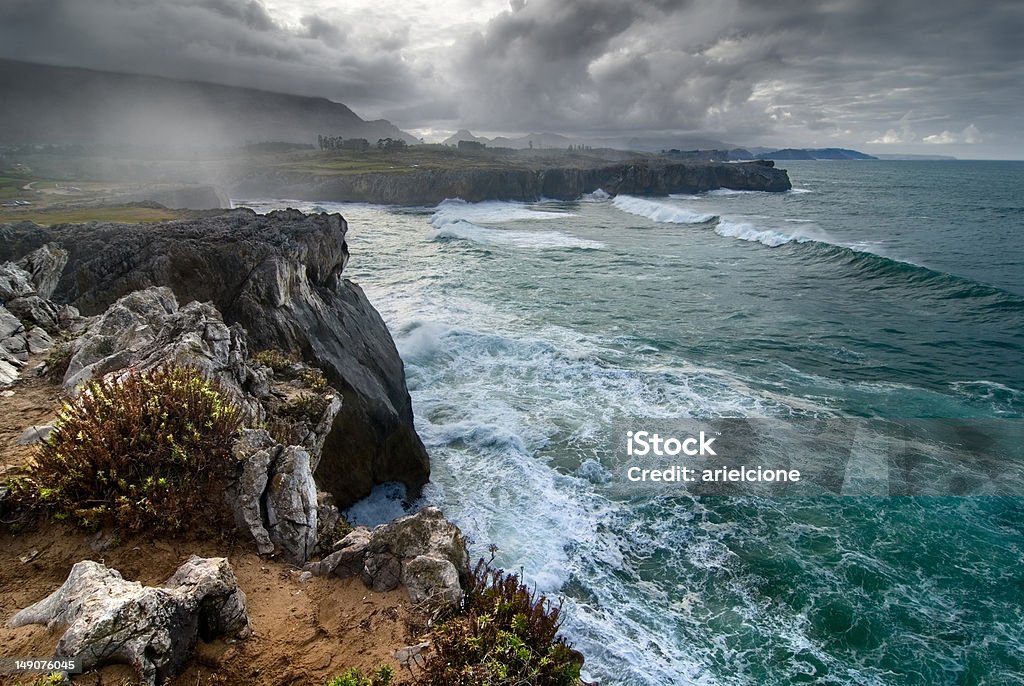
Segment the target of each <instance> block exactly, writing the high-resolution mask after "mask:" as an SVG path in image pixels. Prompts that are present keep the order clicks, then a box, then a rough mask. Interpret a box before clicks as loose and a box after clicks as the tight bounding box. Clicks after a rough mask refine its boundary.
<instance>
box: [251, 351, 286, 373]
mask: <svg viewBox="0 0 1024 686" xmlns="http://www.w3.org/2000/svg"><path fill="white" fill-rule="evenodd" d="M252 359H253V361H254V362H256V363H258V364H261V365H263V366H264V367H270V368H271V369H273V370H274V372H275V373H278V374H280V373H281V372H283V371H284V370H286V369H288V367H291V366H292V365H293V364H294V363H295V362H296V360H295V359H293V357H292V356H291V355H288V354H286V353H285V352H283V351H281V350H278V349H277V348H270V349H268V350H261V351H259V352H258V353H256V354H255V355H253V356H252Z"/></svg>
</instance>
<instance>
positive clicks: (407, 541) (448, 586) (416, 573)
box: [306, 507, 469, 611]
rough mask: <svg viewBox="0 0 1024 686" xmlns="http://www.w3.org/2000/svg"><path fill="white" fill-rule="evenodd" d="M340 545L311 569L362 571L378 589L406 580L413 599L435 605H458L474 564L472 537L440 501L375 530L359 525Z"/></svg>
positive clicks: (442, 607)
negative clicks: (468, 540) (469, 541)
mask: <svg viewBox="0 0 1024 686" xmlns="http://www.w3.org/2000/svg"><path fill="white" fill-rule="evenodd" d="M335 547H336V550H335V551H334V552H333V553H331V554H330V555H327V556H326V557H324V558H323V559H322V560H320V561H319V562H312V563H309V564H308V565H306V569H307V570H308V571H310V572H312V573H313V574H315V575H318V576H326V575H328V574H335V575H337V576H340V577H350V576H356V575H357V574H358V575H359V576H360V577H361V578H362V580H363V583H365V584H366V585H367V587H369V588H371V589H373V590H374V591H378V592H379V591H390V590H393V589H395V588H398V586H399V585H403V586H405V588H406V590H407V591H408V592H409V598H410V600H412V602H413V603H415V604H416V605H419V606H421V607H424V608H425V609H428V610H431V611H437V610H442V611H443V610H448V609H454V608H456V607H458V606H459V604H460V603H461V602H462V598H463V590H462V586H461V583H460V577H461V576H462V575H464V574H465V573H466V572H468V570H469V553H468V551H467V548H466V539H465V537H463V535H462V532H461V531H459V528H458V527H457V526H455V525H454V524H452V523H451V522H449V521H448V520H446V519H445V518H444V516H443V515H442V514H441V511H440V510H438V509H437V508H435V507H426V508H423V509H422V510H420V511H419V512H417V513H416V514H414V515H409V516H407V517H400V518H398V519H396V520H394V521H393V522H390V523H388V524H382V525H380V526H378V527H376V528H374V529H373V530H372V531H371V530H370V529H367V528H366V527H357V528H356V529H354V530H353V531H352V532H351V533H349V534H348V535H347V536H345V538H343V539H342V540H341V541H339V542H338V543H337V545H336V546H335Z"/></svg>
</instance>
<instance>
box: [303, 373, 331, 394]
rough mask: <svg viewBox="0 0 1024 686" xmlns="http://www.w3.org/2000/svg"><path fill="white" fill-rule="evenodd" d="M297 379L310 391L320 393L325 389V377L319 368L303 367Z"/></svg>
mask: <svg viewBox="0 0 1024 686" xmlns="http://www.w3.org/2000/svg"><path fill="white" fill-rule="evenodd" d="M299 379H301V380H302V383H304V384H306V387H307V388H309V389H310V390H312V391H316V392H318V393H322V392H324V391H326V390H327V377H326V376H324V373H323V372H322V371H320V370H319V369H303V370H302V372H301V373H300V374H299Z"/></svg>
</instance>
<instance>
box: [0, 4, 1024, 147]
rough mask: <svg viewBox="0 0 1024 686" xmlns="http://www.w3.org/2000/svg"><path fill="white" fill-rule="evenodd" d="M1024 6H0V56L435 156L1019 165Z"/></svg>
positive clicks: (1023, 104)
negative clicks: (225, 92) (393, 132)
mask: <svg viewBox="0 0 1024 686" xmlns="http://www.w3.org/2000/svg"><path fill="white" fill-rule="evenodd" d="M1022 35H1024V2H1021V1H1020V0H986V1H985V2H977V1H973V0H949V1H945V2H941V1H938V0H823V1H821V2H813V1H810V0H770V1H769V0H634V1H632V2H625V1H623V0H511V2H509V1H508V0H483V1H480V0H407V1H396V2H388V3H381V2H379V1H377V0H262V1H261V0H174V1H171V0H0V57H7V58H12V59H21V60H27V61H36V62H44V63H48V64H59V65H66V66H84V67H92V68H98V69H109V70H116V71H131V72H137V73H146V74H157V75H162V76H170V77H176V78H189V79H201V80H206V81H214V82H219V83H228V84H233V85H244V86H254V87H260V88H265V89H269V90H280V91H286V92H294V93H301V94H304V95H322V96H325V97H328V98H330V99H332V100H337V101H339V102H344V103H345V104H347V105H349V106H350V107H352V108H353V109H354V110H355V111H356V112H357V113H358V114H360V115H361V116H363V117H364V118H376V117H385V118H388V119H391V120H392V121H394V122H395V123H396V124H398V125H399V126H401V127H402V128H405V129H407V130H410V131H412V132H414V133H416V134H418V135H423V136H426V137H427V138H428V139H436V138H440V137H443V136H444V135H446V134H447V133H450V132H451V131H454V130H455V129H457V128H462V127H467V128H470V129H471V130H473V131H474V132H478V133H479V132H485V133H525V132H530V131H557V132H561V133H567V134H583V135H605V134H620V133H623V132H626V133H631V134H645V133H653V132H668V131H672V132H687V133H696V134H702V135H705V136H709V137H713V138H718V139H721V140H725V141H727V142H730V143H735V144H741V145H766V146H784V145H793V146H801V147H803V146H846V147H853V148H857V149H861V150H865V151H868V152H876V153H884V152H892V153H901V152H909V153H924V154H927V153H934V154H950V155H956V156H959V157H1002V158H1007V157H1009V158H1016V159H1022V158H1024V135H1022V134H1021V132H1020V130H1019V129H1020V128H1021V127H1020V125H1019V122H1020V121H1021V118H1022V117H1021V112H1022V110H1024V88H1022V84H1024V46H1022V38H1021V36H1022Z"/></svg>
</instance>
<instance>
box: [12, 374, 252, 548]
mask: <svg viewBox="0 0 1024 686" xmlns="http://www.w3.org/2000/svg"><path fill="white" fill-rule="evenodd" d="M240 421H241V420H240V414H239V411H238V408H237V407H236V406H235V405H233V404H232V403H231V402H229V401H228V400H227V399H226V398H225V395H224V393H223V391H222V389H221V387H220V385H219V384H218V383H217V382H216V381H211V380H209V379H206V378H205V377H203V375H202V373H201V372H199V371H198V370H196V369H193V368H189V367H166V368H159V369H154V370H150V371H142V372H140V371H134V370H130V371H128V372H127V373H126V374H125V375H124V376H123V377H121V378H120V379H118V380H116V381H115V380H112V379H109V378H108V379H102V380H94V381H91V382H89V383H88V384H87V386H86V387H85V389H83V391H82V393H81V395H80V396H79V397H78V398H76V399H75V400H72V401H69V402H66V403H64V405H63V407H62V408H61V410H60V412H59V414H58V416H57V421H56V425H55V426H56V428H55V429H54V431H53V432H52V433H51V434H50V436H49V437H48V438H47V440H46V441H44V442H43V443H42V444H41V447H40V448H39V451H38V454H37V456H36V462H37V466H36V467H35V468H34V469H33V471H32V480H33V482H34V483H35V486H36V489H37V494H36V495H37V501H38V502H39V503H40V504H42V505H44V506H47V507H49V508H51V509H52V510H53V511H54V513H55V516H56V517H57V518H66V519H70V520H71V521H73V522H75V523H76V524H79V525H81V526H84V527H87V528H96V527H99V526H105V525H115V526H118V527H122V528H124V529H126V530H128V531H140V530H142V529H147V528H152V529H162V530H168V531H174V530H177V529H181V528H183V527H184V526H186V525H188V524H191V523H193V522H195V521H199V520H198V517H200V516H203V517H207V516H208V515H211V514H214V513H215V512H214V510H217V511H219V509H220V508H222V507H223V506H222V504H221V501H222V498H221V495H220V491H219V490H218V489H220V488H222V487H223V485H224V484H225V482H226V480H227V478H228V477H229V476H230V475H231V473H232V470H233V467H234V458H233V456H232V454H231V443H232V440H233V438H234V436H235V434H236V433H237V431H238V429H239V426H240ZM211 508H212V509H211Z"/></svg>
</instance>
